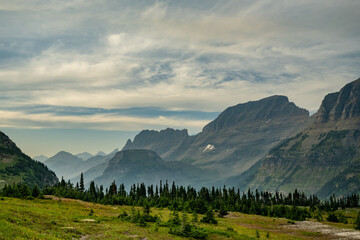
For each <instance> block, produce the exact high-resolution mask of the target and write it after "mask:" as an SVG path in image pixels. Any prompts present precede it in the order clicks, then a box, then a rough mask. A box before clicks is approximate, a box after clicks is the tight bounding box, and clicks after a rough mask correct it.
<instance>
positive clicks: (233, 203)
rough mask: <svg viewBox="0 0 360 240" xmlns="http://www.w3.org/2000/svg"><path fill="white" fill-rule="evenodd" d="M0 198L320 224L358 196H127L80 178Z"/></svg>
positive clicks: (216, 192) (143, 190)
mask: <svg viewBox="0 0 360 240" xmlns="http://www.w3.org/2000/svg"><path fill="white" fill-rule="evenodd" d="M0 194H1V195H2V196H7V197H20V198H27V197H38V196H42V195H43V194H46V195H56V196H59V197H66V198H74V199H80V200H83V201H88V202H95V203H102V204H111V205H128V206H145V205H149V206H150V207H158V208H169V209H170V210H173V211H185V212H190V213H192V212H195V213H198V214H205V213H206V212H208V211H209V209H212V210H215V211H217V212H218V215H219V216H220V217H222V216H224V215H226V214H227V212H228V211H233V212H241V213H248V214H256V215H263V216H270V217H285V218H288V219H291V220H305V219H306V218H309V217H311V216H314V217H316V218H319V219H320V220H321V218H322V217H321V212H322V211H335V210H337V209H339V208H353V207H359V195H358V194H351V195H348V196H346V197H340V198H337V197H336V196H335V195H333V196H331V197H330V198H329V200H324V201H320V199H319V198H318V197H317V196H315V195H310V196H306V195H305V194H304V193H303V192H299V191H298V190H296V189H295V191H294V192H293V193H288V194H283V193H280V192H275V193H271V192H267V191H258V190H255V192H253V191H250V189H249V190H248V191H247V192H240V190H239V189H235V188H234V187H233V188H226V187H225V186H224V187H223V188H215V187H211V188H205V187H203V188H201V189H200V190H196V189H195V188H193V187H191V186H188V187H184V186H178V185H176V184H175V182H173V183H172V184H171V185H169V183H168V181H165V182H164V183H163V182H162V181H160V184H159V185H155V186H154V185H150V186H146V185H145V184H144V183H141V184H134V185H132V186H131V188H130V191H129V192H127V191H126V189H125V185H124V184H120V185H119V186H117V185H116V183H115V181H114V182H113V183H112V184H111V185H110V186H109V188H106V189H104V188H103V186H102V185H101V186H97V185H96V184H95V182H94V181H92V182H91V183H90V186H89V188H88V189H85V186H84V178H83V174H81V178H80V182H78V183H76V184H75V185H74V184H73V183H71V182H70V181H68V182H66V181H65V180H64V179H63V178H62V180H61V181H60V183H58V184H57V185H55V186H53V187H47V188H45V189H43V190H42V191H40V189H39V188H38V187H37V186H35V187H33V188H32V189H30V188H28V187H27V186H26V185H25V184H17V185H7V186H5V187H4V188H3V189H2V190H1V192H0Z"/></svg>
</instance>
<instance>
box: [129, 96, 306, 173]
mask: <svg viewBox="0 0 360 240" xmlns="http://www.w3.org/2000/svg"><path fill="white" fill-rule="evenodd" d="M308 123H309V113H308V111H307V110H304V109H301V108H299V107H297V106H296V105H295V104H294V103H292V102H289V100H288V98H287V97H285V96H272V97H268V98H264V99H262V100H259V101H253V102H248V103H243V104H238V105H236V106H233V107H229V108H228V109H226V110H225V111H224V112H222V113H221V114H220V115H219V116H218V117H217V118H216V119H215V120H214V121H212V122H211V123H209V124H208V125H206V126H205V127H204V129H203V131H202V132H201V133H199V134H198V135H196V136H188V134H187V132H186V130H182V131H180V130H173V129H166V130H163V131H160V132H156V131H148V130H145V131H142V132H141V133H140V134H139V135H137V136H136V137H135V139H134V142H131V141H128V143H127V144H126V146H125V147H124V150H125V149H141V148H143V149H148V150H152V151H155V152H157V153H158V154H159V155H160V156H161V157H162V158H164V159H165V160H167V161H170V160H177V161H182V162H186V163H190V164H192V165H195V166H198V167H201V168H203V169H215V170H217V172H218V174H217V175H216V177H214V178H225V177H228V176H231V175H235V174H239V173H241V172H243V171H245V170H247V169H248V168H249V167H250V166H252V165H253V164H254V163H255V162H256V161H258V160H259V159H261V158H262V157H263V156H264V155H265V154H266V153H267V151H268V150H269V149H271V148H272V147H274V146H275V145H276V144H278V143H279V142H280V141H282V140H284V139H286V138H288V137H290V136H292V135H294V133H296V132H297V131H300V130H302V129H303V128H304V127H305V126H307V124H308Z"/></svg>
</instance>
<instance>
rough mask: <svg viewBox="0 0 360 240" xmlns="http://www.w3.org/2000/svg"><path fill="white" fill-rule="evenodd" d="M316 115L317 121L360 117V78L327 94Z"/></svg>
mask: <svg viewBox="0 0 360 240" xmlns="http://www.w3.org/2000/svg"><path fill="white" fill-rule="evenodd" d="M315 116H316V117H315V119H316V122H317V123H326V122H331V121H332V122H336V121H339V120H346V119H350V118H355V117H360V78H359V79H357V80H355V81H352V82H350V83H348V84H346V85H345V86H344V87H343V88H341V89H340V91H339V92H334V93H330V94H327V95H326V96H325V97H324V99H323V101H322V103H321V106H320V108H319V110H318V111H317V113H316V115H315Z"/></svg>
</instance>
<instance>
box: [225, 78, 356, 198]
mask: <svg viewBox="0 0 360 240" xmlns="http://www.w3.org/2000/svg"><path fill="white" fill-rule="evenodd" d="M314 119H315V121H314V122H313V123H312V124H311V125H310V126H309V127H308V128H306V129H305V130H304V131H302V132H301V133H299V134H298V135H296V136H295V137H292V138H290V139H288V140H286V141H284V142H283V143H282V144H280V145H279V146H277V147H275V148H274V149H272V150H271V151H270V152H269V154H267V156H266V157H265V158H264V159H263V160H261V162H259V163H258V164H256V165H254V166H253V167H252V168H251V169H249V170H248V171H247V172H245V173H244V174H242V175H240V176H238V177H236V178H231V179H230V180H229V181H228V183H229V184H230V183H232V184H235V185H236V186H239V187H241V188H243V189H244V188H248V187H250V188H253V189H255V188H258V189H262V190H273V191H274V190H278V191H284V192H289V191H291V190H293V189H294V188H298V189H301V190H302V191H305V192H306V193H315V194H317V195H319V196H320V197H327V196H329V195H331V194H332V193H336V194H338V195H345V194H349V193H352V192H359V191H360V79H358V80H356V81H354V82H351V83H349V84H347V85H346V86H344V87H343V88H342V89H341V90H340V91H339V92H336V93H331V94H328V95H327V96H326V97H325V98H324V100H323V101H322V104H321V106H320V108H319V110H318V111H317V113H316V114H315V115H314Z"/></svg>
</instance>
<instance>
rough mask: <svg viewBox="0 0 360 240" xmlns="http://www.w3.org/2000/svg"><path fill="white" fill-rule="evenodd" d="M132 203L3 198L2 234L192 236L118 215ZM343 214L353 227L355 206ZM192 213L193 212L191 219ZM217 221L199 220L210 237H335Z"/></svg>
mask: <svg viewBox="0 0 360 240" xmlns="http://www.w3.org/2000/svg"><path fill="white" fill-rule="evenodd" d="M131 208H132V207H129V206H110V205H101V204H94V203H88V202H83V201H79V200H72V199H65V198H62V199H58V198H55V197H52V198H49V199H34V200H23V199H16V198H6V197H4V198H1V200H0V239H143V240H145V239H148V240H149V239H188V238H183V237H180V236H175V235H171V234H169V233H168V232H169V228H168V227H165V226H162V225H161V224H160V225H159V226H158V225H155V223H150V224H149V226H147V227H140V226H137V225H136V224H134V223H130V222H126V221H123V220H121V219H119V218H118V216H119V215H120V214H122V213H123V212H124V211H126V212H128V213H129V212H130V211H131ZM138 209H139V210H140V211H141V210H142V209H141V208H138ZM342 213H343V214H344V215H345V216H346V217H347V218H348V221H349V224H341V223H339V224H337V223H336V224H335V223H332V225H333V226H335V227H341V228H352V227H353V225H352V222H353V221H354V218H355V216H356V210H351V209H346V210H343V212H342ZM151 215H158V216H159V217H160V219H161V222H166V221H168V220H169V219H170V217H171V212H170V211H169V210H168V209H156V208H152V209H151ZM191 217H192V216H191V214H189V215H188V219H191ZM201 217H202V216H201V215H200V214H199V219H200V218H201ZM324 217H326V216H324ZM217 220H218V224H217V225H212V224H205V223H200V222H198V223H195V224H196V225H197V226H198V227H200V228H203V229H204V230H205V231H206V232H207V234H208V237H207V239H280V240H281V239H332V237H331V236H329V235H323V234H321V233H318V232H314V231H306V230H303V229H296V228H293V227H292V226H294V225H296V224H294V222H292V221H289V220H287V219H282V218H270V217H262V216H256V215H248V214H241V213H229V215H227V216H226V217H225V218H217Z"/></svg>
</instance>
